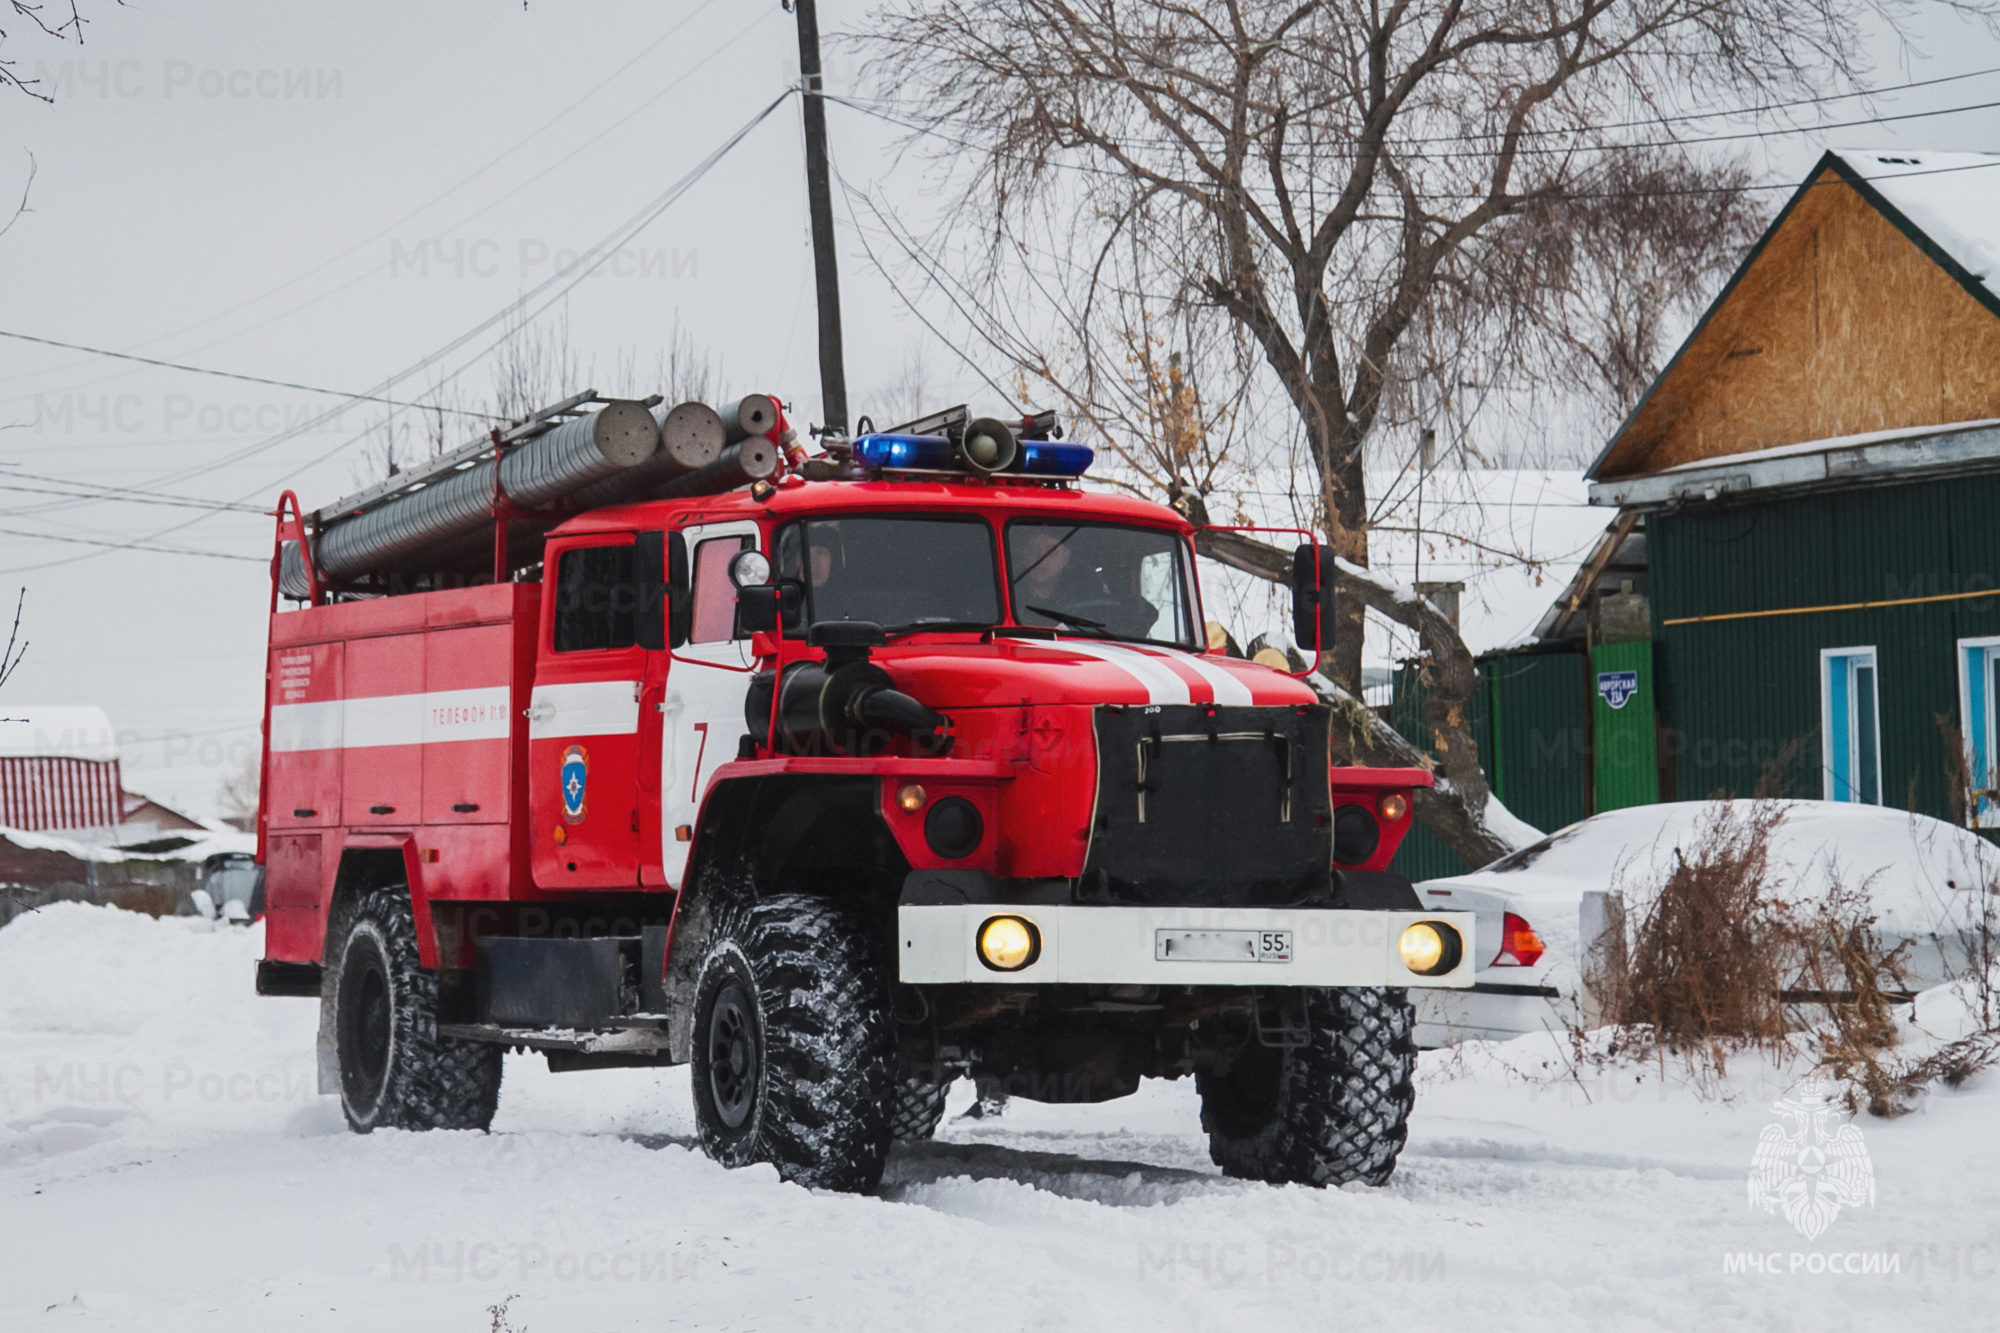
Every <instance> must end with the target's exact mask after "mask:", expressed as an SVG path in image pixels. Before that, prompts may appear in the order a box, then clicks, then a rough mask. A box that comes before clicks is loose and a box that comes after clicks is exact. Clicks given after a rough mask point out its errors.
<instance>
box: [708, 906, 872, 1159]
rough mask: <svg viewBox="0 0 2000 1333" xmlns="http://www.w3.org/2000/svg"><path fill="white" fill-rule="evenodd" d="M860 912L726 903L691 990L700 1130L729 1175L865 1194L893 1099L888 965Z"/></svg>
mask: <svg viewBox="0 0 2000 1333" xmlns="http://www.w3.org/2000/svg"><path fill="white" fill-rule="evenodd" d="M878 953H879V950H878V949H877V948H876V947H874V943H873V941H872V940H871V937H870V936H869V934H868V932H867V931H866V930H864V929H863V928H862V926H861V924H860V922H859V921H857V920H856V919H855V917H854V915H853V914H852V913H850V912H848V911H845V910H843V909H842V908H840V907H839V906H837V905H835V904H834V903H832V902H830V901H828V900H826V899H824V898H812V897H807V896H804V895H799V894H783V895H778V896H774V897H770V898H765V899H763V900H761V901H759V902H755V903H747V904H736V905H731V906H729V907H725V908H723V909H722V910H721V911H720V912H719V913H718V915H717V919H716V923H715V930H714V934H713V935H712V936H711V943H710V947H709V951H708V955H707V957H706V958H705V959H704V960H703V962H702V968H701V979H700V981H699V982H698V983H697V985H696V988H695V1013H694V1068H693V1070H692V1076H693V1077H692V1082H693V1084H694V1106H695V1121H696V1123H697V1124H698V1125H699V1127H700V1130H701V1143H702V1148H703V1149H704V1150H705V1151H706V1152H707V1153H708V1155H709V1156H710V1157H712V1158H714V1159H715V1160H716V1161H718V1162H720V1163H722V1164H723V1165H724V1166H732V1167H733V1166H745V1165H748V1164H749V1163H751V1162H770V1163H771V1164H773V1165H774V1166H776V1167H777V1168H778V1173H779V1174H780V1175H782V1176H783V1177H784V1178H785V1179H787V1180H792V1181H797V1182H798V1183H799V1184H802V1185H810V1186H813V1187H815V1188H818V1189H832V1190H844V1191H847V1192H850V1193H863V1192H866V1191H868V1190H870V1189H873V1188H874V1187H875V1185H876V1183H877V1182H878V1181H879V1180H881V1178H882V1167H883V1164H884V1162H885V1161H886V1160H887V1159H888V1155H889V1138H890V1107H891V1105H892V1101H893V1098H894V1095H895V1073H896V1061H895V1026H894V1017H893V1014H892V1012H891V1009H890V1004H889V985H888V980H887V970H886V968H885V966H884V964H883V963H882V961H881V960H880V959H879V958H878V956H877V955H878Z"/></svg>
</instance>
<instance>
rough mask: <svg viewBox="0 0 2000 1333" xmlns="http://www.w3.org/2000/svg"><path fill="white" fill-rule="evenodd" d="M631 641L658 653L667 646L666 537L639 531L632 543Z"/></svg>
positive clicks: (656, 533)
mask: <svg viewBox="0 0 2000 1333" xmlns="http://www.w3.org/2000/svg"><path fill="white" fill-rule="evenodd" d="M632 591H633V595H634V607H633V622H632V640H633V642H634V643H636V644H638V645H639V646H640V647H641V648H647V649H651V650H652V651H654V652H658V651H659V650H660V649H662V648H665V647H666V646H667V605H668V602H667V577H666V534H665V533H663V532H642V533H640V534H639V536H638V538H637V540H635V541H634V542H633V543H632Z"/></svg>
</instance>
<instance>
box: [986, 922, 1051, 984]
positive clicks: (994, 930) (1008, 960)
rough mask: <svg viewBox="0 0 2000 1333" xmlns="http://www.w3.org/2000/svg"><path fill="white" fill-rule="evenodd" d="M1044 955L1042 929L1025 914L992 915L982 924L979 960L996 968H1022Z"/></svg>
mask: <svg viewBox="0 0 2000 1333" xmlns="http://www.w3.org/2000/svg"><path fill="white" fill-rule="evenodd" d="M1041 956H1042V932H1041V931H1039V930H1036V929H1035V923H1034V922H1032V921H1030V920H1028V918H1026V917H1024V916H994V917H988V918H987V919H986V921H985V924H983V925H981V926H980V927H979V961H980V962H982V963H984V964H986V966H988V967H990V968H992V969H993V970H994V971H995V972H1019V971H1020V970H1021V969H1022V968H1024V967H1027V966H1028V965H1029V964H1031V963H1033V962H1034V961H1035V960H1036V959H1037V958H1040V957H1041Z"/></svg>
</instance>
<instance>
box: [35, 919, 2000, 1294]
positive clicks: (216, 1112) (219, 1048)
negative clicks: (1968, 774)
mask: <svg viewBox="0 0 2000 1333" xmlns="http://www.w3.org/2000/svg"><path fill="white" fill-rule="evenodd" d="M260 934H261V932H260V931H259V930H257V929H255V928H253V929H251V930H247V931H246V930H235V929H230V928H227V927H219V926H212V925H210V924H209V923H207V922H203V921H196V920H191V919H187V918H181V919H171V918H170V919H165V920H158V921H155V920H152V919H150V918H146V917H140V916H134V915H129V914H124V913H120V912H116V911H112V910H108V909H103V908H95V907H84V906H76V905H61V906H56V907H50V908H46V909H43V910H41V911H38V912H34V913H31V914H29V915H27V916H24V917H22V918H20V919H18V920H17V921H15V922H14V923H13V924H12V925H9V926H7V927H5V928H0V1256H4V1259H0V1328H7V1329H36V1328H42V1327H50V1328H56V1327H60V1328H116V1329H137V1330H145V1331H146V1333H176V1331H178V1330H203V1333H208V1331H209V1330H230V1329H242V1330H256V1331H257V1333H262V1331H263V1330H268V1329H271V1328H293V1327H297V1328H309V1329H319V1328H325V1329H354V1328H369V1329H377V1328H379V1329H426V1330H429V1329H439V1330H452V1329H460V1330H468V1331H471V1330H482V1331H483V1330H488V1329H492V1328H501V1327H504V1328H510V1329H515V1330H521V1329H535V1330H564V1329H586V1330H606V1329H658V1328H696V1329H711V1328H713V1329H722V1328H734V1329H746V1330H748V1329H767V1330H790V1329H803V1328H822V1329H854V1330H867V1333H903V1331H904V1330H912V1331H915V1330H923V1331H924V1333H935V1330H938V1329H947V1328H948V1329H953V1330H969V1331H977V1330H988V1329H992V1330H1019V1329H1023V1328H1033V1329H1036V1330H1037V1331H1038V1333H1044V1331H1048V1333H1053V1331H1055V1330H1069V1329H1075V1330H1090V1331H1091V1333H1099V1331H1101V1330H1123V1329H1141V1328H1144V1329H1169V1330H1177V1329H1188V1330H1204V1331H1206V1330H1234V1329H1259V1330H1264V1329H1271V1330H1292V1329H1297V1330H1313V1331H1314V1333H1323V1331H1324V1330H1326V1329H1328V1328H1334V1327H1338V1328H1357V1329H1373V1328H1393V1329H1397V1330H1419V1331H1421V1330H1433V1329H1435V1330H1454V1331H1456V1330H1462V1329H1465V1328H1468V1327H1473V1328H1477V1329H1480V1330H1481V1331H1482V1333H1489V1331H1507V1330H1523V1331H1524V1333H1525V1331H1527V1330H1533V1331H1534V1333H1547V1331H1548V1330H1568V1329H1579V1330H1582V1329H1589V1330H1600V1329H1618V1330H1638V1329H1675V1330H1679V1329H1688V1328H1697V1327H1699V1328H1724V1329H1766V1328H1798V1329H1821V1328H1827V1329H1850V1328H1892V1327H1903V1326H1907V1323H1908V1320H1909V1317H1910V1315H1909V1312H1910V1311H1911V1310H1912V1309H1921V1310H1922V1312H1923V1322H1925V1323H1927V1324H1935V1325H1936V1326H1938V1327H1944V1328H1974V1327H1985V1326H1988V1325H1989V1324H1990V1323H1991V1316H1992V1310H1993V1306H1994V1298H1995V1292H1996V1290H2000V1287H1996V1285H1995V1282H1996V1276H2000V1248H1996V1242H1995V1239H1994V1234H1993V1219H1994V1218H1995V1217H1996V1216H2000V1146H1996V1144H1995V1141H1994V1136H1993V1135H1992V1133H1991V1126H1992V1124H1993V1121H1994V1117H1995V1114H1996V1112H2000V1093H1996V1091H1995V1089H1994V1087H1993V1085H1992V1084H1991V1083H1990V1082H1986V1081H1981V1082H1977V1083H1975V1084H1974V1085H1973V1086H1972V1087H1970V1088H1968V1089H1967V1090H1964V1091H1961V1092H1956V1093H1943V1094H1939V1095H1938V1096H1936V1097H1934V1098H1933V1099H1931V1100H1930V1101H1929V1102H1928V1103H1927V1104H1926V1106H1925V1109H1924V1110H1923V1111H1922V1112H1921V1113H1920V1114H1917V1115H1914V1116H1911V1117H1909V1118H1907V1119H1904V1120H1900V1121H1896V1122H1893V1123H1886V1124H1885V1123H1880V1122H1872V1121H1871V1122H1862V1124H1861V1128H1862V1130H1863V1132H1864V1134H1865V1139H1866V1143H1867V1146H1868V1149H1869V1152H1870V1153H1871V1155H1872V1159H1873V1162H1874V1169H1875V1174H1876V1179H1877V1182H1878V1187H1879V1188H1878V1194H1877V1200H1876V1203H1875V1204H1874V1205H1873V1206H1872V1207H1869V1208H1863V1209H1850V1210H1847V1211H1846V1212H1843V1214H1842V1215H1841V1216H1840V1217H1839V1218H1838V1219H1837V1220H1836V1221H1835V1222H1834V1224H1833V1226H1832V1228H1831V1230H1830V1231H1829V1232H1828V1233H1827V1234H1825V1235H1823V1236H1821V1237H1820V1238H1819V1239H1818V1240H1817V1241H1816V1242H1813V1243H1811V1244H1807V1243H1806V1242H1804V1241H1803V1240H1802V1238H1801V1237H1800V1236H1798V1235H1797V1233H1795V1232H1794V1231H1792V1230H1791V1228H1790V1227H1789V1226H1788V1225H1787V1224H1786V1223H1785V1222H1784V1221H1783V1220H1782V1219H1779V1218H1774V1217H1772V1216H1770V1215H1768V1214H1766V1213H1764V1212H1763V1211H1761V1210H1754V1209H1751V1208H1749V1207H1748V1206H1747V1205H1746V1202H1745V1198H1746V1195H1745V1177H1746V1172H1747V1170H1748V1167H1749V1163H1750V1160H1751V1156H1752V1153H1753V1151H1754V1150H1755V1147H1756V1143H1757V1138H1758V1134H1759V1132H1760V1131H1761V1130H1762V1129H1763V1128H1764V1127H1765V1126H1766V1125H1768V1124H1770V1123H1772V1117H1771V1116H1770V1114H1769V1113H1768V1110H1767V1108H1768V1105H1769V1103H1770V1102H1771V1101H1772V1100H1773V1099H1775V1098H1776V1097H1777V1096H1778V1094H1779V1093H1780V1092H1782V1091H1783V1090H1784V1087H1785V1086H1786V1085H1787V1083H1788V1082H1789V1080H1790V1078H1791V1077H1792V1075H1790V1074H1787V1073H1785V1072H1783V1071H1774V1070H1769V1069H1765V1068H1761V1067H1751V1066H1742V1067H1739V1068H1736V1069H1735V1070H1734V1071H1733V1074H1732V1083H1731V1087H1730V1089H1729V1091H1730V1092H1731V1095H1732V1097H1733V1100H1732V1101H1731V1102H1729V1103H1721V1104H1718V1103H1713V1102H1702V1101H1698V1100H1696V1099H1695V1098H1694V1097H1693V1095H1692V1094H1691V1093H1690V1092H1689V1091H1688V1090H1687V1089H1686V1088H1684V1087H1682V1086H1680V1085H1679V1084H1678V1083H1677V1082H1676V1081H1675V1080H1674V1079H1673V1078H1672V1077H1667V1078H1664V1079H1663V1078H1661V1077H1660V1076H1659V1074H1658V1073H1657V1072H1654V1071H1650V1070H1641V1071H1626V1072H1624V1073H1618V1074H1603V1075H1594V1074H1585V1075H1583V1076H1581V1077H1578V1078H1574V1079H1572V1078H1568V1077H1566V1076H1565V1065H1564V1062H1563V1053H1562V1050H1561V1049H1560V1047H1559V1045H1558V1044H1557V1043H1554V1042H1550V1041H1548V1040H1546V1039H1539V1038H1528V1039H1523V1040H1522V1041H1519V1042H1514V1043H1510V1044H1508V1045H1507V1046H1504V1047H1499V1048H1484V1047H1481V1048H1476V1049H1467V1048H1461V1049H1460V1050H1459V1051H1457V1052H1452V1053H1438V1054H1436V1055H1432V1056H1426V1057H1425V1060H1424V1065H1423V1073H1422V1075H1421V1076H1420V1088H1419V1093H1418V1102H1417V1114H1416V1117H1415V1119H1414V1121H1413V1122H1412V1129H1411V1139H1410V1144H1409V1147H1408V1149H1407V1151H1406V1152H1405V1154H1404V1157H1403V1160H1402V1164H1401V1165H1400V1166H1399V1168H1398V1170H1397V1174H1396V1176H1395V1178H1394V1180H1393V1181H1392V1182H1391V1184H1390V1185H1389V1186H1388V1187H1387V1188H1384V1189H1380V1190H1367V1189H1360V1188H1356V1189H1351V1190H1335V1191H1321V1190H1309V1189H1301V1188H1281V1189H1280V1188H1271V1187H1267V1186H1262V1185H1253V1184H1248V1183H1244V1182H1240V1181H1230V1180H1224V1179H1222V1178H1221V1177H1220V1176H1218V1175H1217V1174H1216V1173H1215V1171H1214V1168H1213V1167H1212V1166H1210V1165H1209V1163H1208V1159H1207V1154H1206V1151H1205V1148H1204V1144H1203V1141H1202V1139H1201V1136H1200V1133H1199V1130H1198V1126H1197V1108H1196V1103H1195V1100H1194V1096H1193V1090H1192V1088H1191V1087H1190V1086H1189V1084H1188V1083H1187V1082H1186V1081H1181V1082H1178V1083H1148V1084H1147V1085H1146V1086H1145V1087H1144V1088H1143V1089H1142V1090H1141V1092H1140V1093H1139V1094H1138V1095H1137V1096H1135V1097H1131V1098H1128V1099H1125V1100H1123V1101H1120V1102H1115V1103H1110V1104H1107V1105H1104V1106H1096V1107H1092V1106H1078V1107H1054V1106H1038V1105H1035V1104H1033V1103H1028V1102H1022V1101H1016V1102H1014V1103H1013V1105H1012V1106H1011V1107H1010V1109H1009V1110H1008V1112H1007V1114H1006V1115H1005V1116H1004V1117H1003V1118H1001V1119H1000V1120H997V1121H984V1122H956V1123H953V1122H949V1121H948V1122H947V1127H946V1130H945V1132H944V1138H943V1141H941V1142H938V1143H934V1144H929V1145H924V1146H922V1147H919V1148H916V1149H912V1150H899V1151H898V1152H897V1154H896V1155H895V1156H894V1157H893V1158H892V1160H891V1163H890V1170H889V1175H888V1178H887V1181H886V1182H885V1186H884V1189H883V1191H882V1194H881V1196H880V1197H876V1198H852V1197H844V1196H830V1195H816V1194H812V1193H809V1192H807V1191H805V1190H802V1189H799V1188H797V1187H794V1186H790V1185H784V1184H781V1183H780V1182H779V1181H778V1180H777V1179H776V1178H775V1175H774V1174H773V1173H772V1172H771V1171H770V1170H768V1169H767V1168H753V1169H750V1170H745V1171H737V1172H729V1171H724V1170H722V1169H721V1168H719V1167H717V1166H715V1165H714V1164H712V1163H710V1162H709V1161H708V1160H707V1159H705V1158H704V1157H702V1156H701V1154H700V1153H699V1151H698V1150H696V1149H694V1148H693V1147H692V1146H691V1144H692V1139H691V1136H692V1132H693V1130H692V1125H691V1124H690V1118H689V1115H688V1109H687V1108H688V1100H687V1087H686V1078H685V1075H684V1074H683V1073H682V1072H681V1071H678V1070H674V1071H664V1072H659V1071H640V1070H627V1071H612V1072H603V1073H591V1074H572V1075H561V1076H554V1075H550V1074H548V1073H547V1072H545V1070H543V1069H542V1068H541V1067H540V1062H539V1061H537V1060H532V1059H525V1058H515V1057H510V1058H509V1063H508V1069H507V1082H506V1085H505V1088H504V1089H503V1091H502V1094H501V1102H500V1114H499V1118H498V1120H497V1121H496V1123H495V1129H494V1132H493V1133H492V1134H487V1135H480V1134H429V1135H415V1134H402V1133H393V1132H383V1133H378V1134H375V1135H371V1136H368V1137H365V1138H363V1137H357V1136H354V1135H351V1134H349V1133H347V1131H346V1129H345V1127H344V1126H343V1125H342V1123H341V1120H340V1116H339V1112H338V1110H337V1108H336V1107H335V1105H334V1103H333V1102H332V1100H331V1099H325V1098H320V1097H317V1096H315V1095H313V1094H312V1093H311V1091H310V1088H311V1086H312V1084H311V1058H312V1042H313V1026H314V1010H315V1006H314V1004H313V1002H312V1001H309V1000H290V999H284V1000H277V999H259V998H257V997H256V996H255V995H253V994H252V993H251V969H252V964H253V962H254V960H255V959H256V958H257V956H258V955H259V954H260V953H261V952H262V941H261V939H260ZM1918 1009H1919V1012H1920V1014H1927V1013H1928V1012H1929V1011H1928V1009H1927V1008H1926V1004H1925V1003H1920V1004H1919V1006H1918ZM1941 1012H1942V1011H1941ZM1914 1039H1920V1034H1914V1033H1913V1040H1914ZM968 1097H969V1092H968V1090H967V1089H964V1088H961V1089H960V1090H959V1093H958V1096H957V1098H956V1104H955V1105H954V1106H953V1108H952V1109H953V1111H956V1110H958V1109H959V1108H960V1107H962V1106H963V1104H964V1103H965V1101H966V1100H967V1099H968ZM1753 1253H1754V1254H1756V1255H1758V1256H1759V1257H1760V1260H1762V1259H1764V1258H1765V1257H1767V1256H1770V1255H1776V1256H1777V1259H1776V1260H1774V1261H1772V1262H1774V1263H1775V1264H1776V1265H1777V1266H1778V1270H1779V1271H1776V1272H1773V1271H1770V1270H1769V1269H1768V1268H1766V1267H1765V1266H1764V1265H1763V1264H1762V1263H1761V1262H1760V1265H1759V1267H1758V1268H1757V1269H1756V1270H1755V1271H1754V1272H1753V1271H1747V1270H1745V1271H1734V1270H1733V1268H1732V1265H1735V1264H1736V1263H1737V1262H1738V1260H1739V1259H1740V1257H1741V1256H1744V1255H1748V1254H1753ZM1829 1253H1832V1254H1837V1255H1842V1256H1845V1255H1848V1254H1853V1255H1857V1256H1866V1255H1875V1256H1884V1258H1881V1259H1879V1260H1878V1261H1877V1262H1876V1266H1877V1268H1878V1269H1881V1268H1886V1267H1887V1266H1888V1265H1889V1263H1890V1262H1891V1261H1893V1263H1894V1271H1893V1272H1883V1271H1877V1272H1874V1273H1870V1274H1867V1275H1865V1276H1864V1275H1862V1274H1861V1273H1859V1272H1857V1273H1856V1274H1855V1275H1853V1276H1847V1275H1839V1276H1836V1275H1834V1274H1830V1273H1827V1272H1826V1271H1824V1270H1825V1267H1826V1255H1827V1254H1829ZM1793 1254H1797V1255H1799V1256H1800V1257H1799V1260H1798V1265H1799V1267H1798V1269H1797V1271H1791V1267H1790V1266H1791V1264H1792V1260H1791V1258H1790V1256H1791V1255H1793ZM1815 1255H1816V1256H1818V1259H1817V1261H1816V1262H1817V1264H1818V1271H1813V1269H1812V1268H1811V1267H1810V1264H1811V1262H1814V1261H1813V1260H1812V1256H1815ZM1842 1262H1843V1264H1844V1262H1845V1261H1844V1259H1843V1261H1842ZM1855 1262H1856V1266H1857V1268H1859V1267H1861V1266H1862V1265H1863V1263H1864V1261H1863V1260H1861V1259H1857V1260H1856V1261H1855ZM494 1306H504V1307H505V1315H504V1318H503V1319H502V1320H501V1321H499V1322H496V1320H495V1317H494V1316H493V1315H491V1314H489V1313H488V1308H489V1307H494Z"/></svg>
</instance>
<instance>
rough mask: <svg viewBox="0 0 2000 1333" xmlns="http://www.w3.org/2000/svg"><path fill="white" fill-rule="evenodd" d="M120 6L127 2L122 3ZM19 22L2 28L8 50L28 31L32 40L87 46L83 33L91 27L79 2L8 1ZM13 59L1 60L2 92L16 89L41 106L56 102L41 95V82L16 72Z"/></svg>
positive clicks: (2, 42) (0, 37)
mask: <svg viewBox="0 0 2000 1333" xmlns="http://www.w3.org/2000/svg"><path fill="white" fill-rule="evenodd" d="M118 3H119V4H123V3H125V0H118ZM7 4H8V7H9V9H10V10H11V11H12V16H13V18H14V20H15V22H13V23H11V24H9V25H8V27H5V28H0V46H4V45H5V44H6V43H7V42H8V41H9V40H10V39H11V38H12V37H13V34H14V33H15V32H17V31H20V30H21V29H22V28H23V27H25V28H26V29H27V31H28V33H29V34H30V35H31V36H37V35H38V36H42V37H50V38H54V39H55V40H56V41H58V42H75V43H76V44H77V45H78V46H82V45H83V30H84V28H85V27H87V26H88V25H89V23H90V20H89V19H86V18H85V17H84V16H83V14H82V12H81V11H79V10H78V8H77V4H76V0H68V3H66V4H52V3H43V4H39V5H34V4H29V3H27V0H7ZM14 64H15V62H14V60H13V58H12V57H8V56H0V88H13V89H16V90H17V91H19V92H24V93H26V94H27V95H28V96H30V97H32V98H34V99H36V100H37V101H41V102H53V101H55V100H56V99H55V97H54V95H53V94H51V93H45V92H42V91H40V84H41V80H40V79H24V78H22V77H21V75H20V73H19V71H17V70H16V69H15V68H14Z"/></svg>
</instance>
